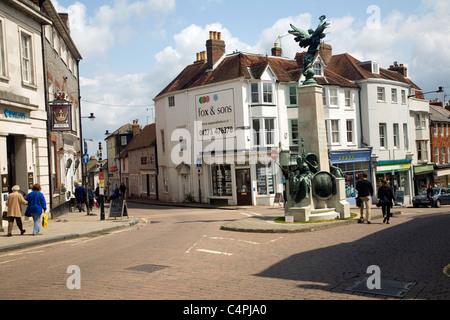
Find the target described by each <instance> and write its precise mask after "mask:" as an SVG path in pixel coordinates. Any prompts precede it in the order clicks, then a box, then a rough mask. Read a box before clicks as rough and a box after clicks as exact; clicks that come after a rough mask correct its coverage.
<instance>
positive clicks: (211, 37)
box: [209, 31, 214, 40]
mask: <svg viewBox="0 0 450 320" xmlns="http://www.w3.org/2000/svg"><path fill="white" fill-rule="evenodd" d="M213 38H214V33H213V31H210V32H209V39H210V40H212V39H213Z"/></svg>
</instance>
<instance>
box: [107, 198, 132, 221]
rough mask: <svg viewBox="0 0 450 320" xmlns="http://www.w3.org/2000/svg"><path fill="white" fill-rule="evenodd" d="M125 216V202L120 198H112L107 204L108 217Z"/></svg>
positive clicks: (126, 213) (126, 214)
mask: <svg viewBox="0 0 450 320" xmlns="http://www.w3.org/2000/svg"><path fill="white" fill-rule="evenodd" d="M123 216H127V218H128V212H127V202H126V200H124V199H122V198H117V199H112V200H111V203H110V205H109V217H110V218H119V217H120V218H122V217H123Z"/></svg>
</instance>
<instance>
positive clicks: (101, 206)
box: [98, 142, 105, 220]
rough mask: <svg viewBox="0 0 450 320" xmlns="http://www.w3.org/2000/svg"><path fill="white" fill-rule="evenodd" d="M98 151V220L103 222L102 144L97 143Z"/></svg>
mask: <svg viewBox="0 0 450 320" xmlns="http://www.w3.org/2000/svg"><path fill="white" fill-rule="evenodd" d="M98 151H99V156H98V159H99V162H100V173H99V175H100V174H101V177H100V178H101V179H100V181H99V188H98V189H99V196H100V220H105V203H104V198H103V195H104V193H105V191H104V190H105V189H104V187H105V185H104V180H103V164H102V143H101V142H99V143H98Z"/></svg>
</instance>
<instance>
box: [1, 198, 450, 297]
mask: <svg viewBox="0 0 450 320" xmlns="http://www.w3.org/2000/svg"><path fill="white" fill-rule="evenodd" d="M449 209H450V208H448V207H447V208H446V207H442V208H439V209H436V208H418V209H415V208H398V210H400V211H401V214H397V215H396V216H394V217H393V218H392V219H391V224H390V225H386V224H383V223H382V221H381V220H380V219H375V220H374V222H373V223H372V224H371V225H367V224H364V225H362V224H357V223H356V222H355V221H354V222H353V223H351V224H345V225H341V226H337V227H333V228H327V229H323V230H316V231H315V232H295V233H286V232H284V233H278V232H269V233H268V232H263V233H259V232H254V230H247V231H246V232H242V231H241V232H236V231H230V230H223V229H221V228H222V226H223V225H227V224H228V225H230V224H233V223H237V222H238V221H240V222H245V223H248V220H249V219H250V220H252V219H253V220H254V221H255V223H261V221H263V220H264V219H261V217H264V216H266V217H267V216H274V215H279V214H281V215H282V211H283V210H282V209H273V208H255V207H247V208H239V209H238V210H223V209H217V208H203V209H201V208H195V207H170V206H148V205H147V204H139V203H131V202H129V212H130V217H129V219H124V220H123V219H118V220H108V221H106V222H105V223H109V224H110V227H113V226H114V227H115V229H107V230H105V229H104V230H103V231H101V232H100V231H99V232H97V233H93V232H91V233H90V234H84V235H83V234H79V236H77V237H72V238H68V239H60V240H59V241H55V242H48V243H41V244H35V245H34V246H32V247H27V248H24V249H21V250H10V251H4V252H3V253H1V254H0V269H1V271H2V274H4V275H8V276H5V277H3V279H2V284H1V286H2V290H0V299H13V300H15V299H51V300H52V299H64V300H66V299H87V300H93V299H100V300H122V299H125V300H134V299H137V300H141V299H146V300H147V299H148V300H159V299H169V300H235V299H238V300H254V301H256V300H311V299H312V300H384V299H393V300H396V299H405V300H415V299H436V300H448V299H449V298H450V290H449V288H450V277H449V275H448V273H449V272H448V270H449V269H450V267H449V265H450V254H449V251H448V248H449V247H450V236H449V233H448V230H450V214H449V211H450V210H449ZM376 210H377V209H374V215H375V216H376V215H377V212H376ZM352 211H355V209H353V210H352ZM399 213H400V212H399ZM75 214H77V213H75ZM94 218H95V220H92V223H95V221H98V216H97V217H95V216H94V217H93V218H92V219H94ZM73 219H75V218H73ZM78 219H82V217H81V216H79V217H78ZM132 221H136V223H133V224H130V222H132ZM78 222H80V221H78ZM78 222H77V221H76V220H73V221H69V220H68V221H67V222H59V223H61V224H62V225H67V226H69V224H72V227H77V223H78ZM263 222H264V223H266V224H271V222H270V221H269V222H268V221H263ZM52 224H56V222H52V221H50V225H49V230H48V231H47V232H50V227H51V225H52ZM126 224H128V225H126ZM118 225H122V226H121V227H120V228H117V226H118ZM255 225H256V224H255ZM44 233H45V231H44ZM72 233H73V232H72ZM30 237H32V236H30ZM12 238H20V236H14V237H12ZM4 239H6V237H1V240H2V241H3V240H4ZM8 239H10V238H8ZM374 265H375V266H378V267H379V269H380V272H381V278H382V279H383V280H397V281H401V282H411V283H414V285H412V286H411V287H410V288H409V290H407V291H405V292H402V294H403V298H395V297H390V296H386V295H380V294H371V293H360V292H352V291H348V290H346V289H348V288H349V287H352V286H353V285H354V284H355V282H358V281H362V280H363V279H364V278H365V277H367V276H369V275H370V274H368V272H367V269H368V267H370V266H374ZM74 266H75V267H78V268H79V269H78V270H79V272H80V274H79V275H80V288H79V289H77V288H72V289H70V288H69V287H70V286H71V285H72V286H74V285H75V284H76V281H75V282H70V281H69V280H73V279H72V278H71V276H72V275H76V272H75V271H73V270H77V269H76V268H75V269H73V268H72V269H70V267H74ZM71 270H72V271H71ZM68 271H71V272H69V273H68Z"/></svg>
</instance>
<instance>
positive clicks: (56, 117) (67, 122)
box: [51, 105, 72, 131]
mask: <svg viewBox="0 0 450 320" xmlns="http://www.w3.org/2000/svg"><path fill="white" fill-rule="evenodd" d="M51 111H52V131H72V110H71V106H70V105H52V106H51Z"/></svg>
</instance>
